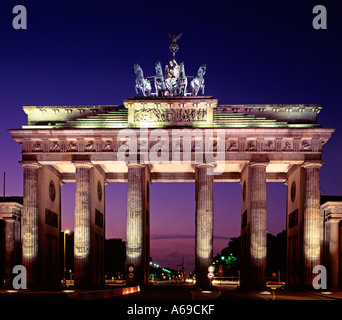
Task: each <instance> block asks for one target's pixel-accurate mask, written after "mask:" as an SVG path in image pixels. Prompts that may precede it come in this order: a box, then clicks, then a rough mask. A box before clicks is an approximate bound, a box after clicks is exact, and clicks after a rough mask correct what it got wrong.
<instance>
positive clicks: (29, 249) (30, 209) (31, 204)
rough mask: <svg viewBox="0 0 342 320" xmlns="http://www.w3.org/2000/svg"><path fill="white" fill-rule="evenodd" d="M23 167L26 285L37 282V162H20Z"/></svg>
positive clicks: (23, 244)
mask: <svg viewBox="0 0 342 320" xmlns="http://www.w3.org/2000/svg"><path fill="white" fill-rule="evenodd" d="M21 164H22V166H23V168H24V199H23V213H22V220H21V221H22V222H21V236H22V264H23V265H24V266H25V267H26V272H27V287H28V288H32V287H36V286H37V285H38V282H39V259H38V169H39V168H40V167H41V166H40V165H39V164H38V162H34V161H32V162H22V163H21Z"/></svg>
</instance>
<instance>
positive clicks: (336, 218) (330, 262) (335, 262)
mask: <svg viewBox="0 0 342 320" xmlns="http://www.w3.org/2000/svg"><path fill="white" fill-rule="evenodd" d="M340 221H341V215H340V214H330V215H329V216H328V217H327V220H326V222H325V228H326V262H327V264H326V267H327V271H328V272H327V274H328V284H329V287H330V288H338V287H339V279H338V278H339V266H340V261H339V244H340V235H339V231H340V230H339V224H340Z"/></svg>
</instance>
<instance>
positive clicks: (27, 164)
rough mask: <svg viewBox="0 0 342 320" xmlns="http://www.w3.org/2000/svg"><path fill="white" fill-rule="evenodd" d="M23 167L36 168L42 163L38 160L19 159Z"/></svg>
mask: <svg viewBox="0 0 342 320" xmlns="http://www.w3.org/2000/svg"><path fill="white" fill-rule="evenodd" d="M19 163H20V164H21V166H22V167H23V168H36V169H39V168H41V167H42V165H41V164H40V163H39V162H38V161H19Z"/></svg>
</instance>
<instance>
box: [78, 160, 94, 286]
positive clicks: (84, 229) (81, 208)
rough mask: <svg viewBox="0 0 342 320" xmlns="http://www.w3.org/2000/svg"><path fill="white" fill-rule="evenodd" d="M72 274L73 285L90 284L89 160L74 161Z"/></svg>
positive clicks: (90, 166)
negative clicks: (73, 275)
mask: <svg viewBox="0 0 342 320" xmlns="http://www.w3.org/2000/svg"><path fill="white" fill-rule="evenodd" d="M75 167H76V175H75V223H74V274H75V286H76V287H78V288H82V287H83V288H87V287H90V286H91V284H92V279H93V278H92V274H91V261H90V232H91V230H90V227H91V223H90V214H91V212H90V196H91V195H90V170H91V168H92V164H91V163H89V162H76V163H75Z"/></svg>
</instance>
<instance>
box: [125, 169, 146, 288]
mask: <svg viewBox="0 0 342 320" xmlns="http://www.w3.org/2000/svg"><path fill="white" fill-rule="evenodd" d="M143 171H144V165H140V164H129V165H128V184H127V188H128V190H127V225H126V241H127V242H126V268H127V271H126V272H127V285H139V284H147V283H146V275H145V273H146V272H148V271H147V270H146V257H145V248H144V245H145V228H144V225H145V221H144V220H145V219H144V217H145V212H144V211H145V209H144V195H143V183H144V176H143V175H144V172H143Z"/></svg>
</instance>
